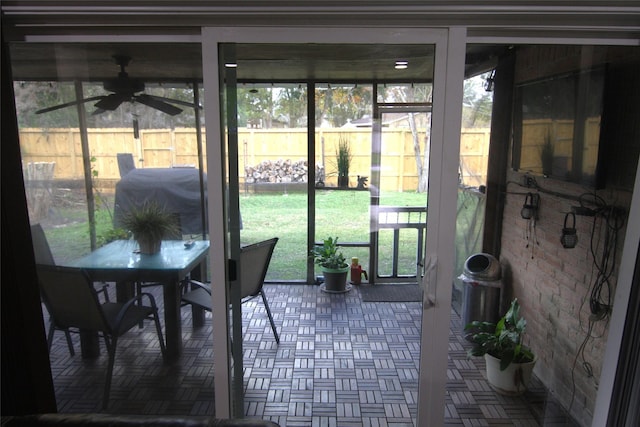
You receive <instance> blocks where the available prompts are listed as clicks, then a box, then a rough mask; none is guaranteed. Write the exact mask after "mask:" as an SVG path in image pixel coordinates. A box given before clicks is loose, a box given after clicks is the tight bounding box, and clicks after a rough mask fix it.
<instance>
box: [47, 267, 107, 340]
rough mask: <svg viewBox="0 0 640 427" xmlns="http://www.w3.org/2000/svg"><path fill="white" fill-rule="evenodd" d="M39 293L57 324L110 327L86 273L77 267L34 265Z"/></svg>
mask: <svg viewBox="0 0 640 427" xmlns="http://www.w3.org/2000/svg"><path fill="white" fill-rule="evenodd" d="M36 271H37V273H38V282H39V284H40V293H41V295H42V298H43V299H44V303H45V304H46V306H47V310H48V311H49V314H50V315H51V317H53V319H55V322H56V324H57V325H58V326H60V327H64V328H68V327H77V328H81V329H87V330H91V331H107V332H109V331H110V328H109V325H108V323H107V321H106V319H105V316H104V314H103V312H102V308H101V304H100V301H99V300H98V295H97V294H96V292H95V289H94V287H93V284H92V283H91V279H90V278H89V276H88V275H87V273H86V272H85V271H83V270H81V269H79V268H72V267H63V266H55V265H42V264H37V265H36Z"/></svg>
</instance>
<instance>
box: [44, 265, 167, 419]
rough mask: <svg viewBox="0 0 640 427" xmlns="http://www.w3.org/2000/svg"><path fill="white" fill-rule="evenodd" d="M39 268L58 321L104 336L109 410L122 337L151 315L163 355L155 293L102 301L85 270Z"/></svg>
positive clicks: (46, 294) (162, 339)
mask: <svg viewBox="0 0 640 427" xmlns="http://www.w3.org/2000/svg"><path fill="white" fill-rule="evenodd" d="M36 268H37V273H38V282H39V284H40V291H41V293H42V297H43V299H44V300H45V301H46V304H47V306H48V307H49V309H50V315H51V317H52V318H54V319H55V323H56V324H57V325H59V326H60V327H64V328H67V329H69V328H78V329H79V330H80V329H81V330H83V331H87V332H95V333H98V334H99V335H100V334H101V335H102V336H103V338H104V342H105V345H106V348H107V352H108V356H109V360H108V363H107V372H106V375H105V384H104V394H103V400H102V406H103V409H106V408H107V406H108V404H109V392H110V390H111V378H112V375H113V365H114V360H115V355H116V348H117V344H118V338H119V337H120V336H122V335H124V334H125V333H126V332H127V331H129V330H130V329H132V328H133V327H134V326H136V325H137V324H138V323H139V322H140V321H141V320H143V319H146V318H152V319H153V320H154V322H155V325H156V331H157V333H158V340H159V341H160V350H161V352H162V355H163V356H164V353H165V344H164V338H163V336H162V329H161V327H160V321H159V318H158V308H157V306H156V302H155V300H154V298H153V295H151V294H148V293H144V294H141V295H136V296H135V297H134V298H132V299H130V300H129V301H127V302H125V303H115V302H105V303H101V302H100V301H99V300H98V295H97V293H96V291H95V289H94V287H93V284H92V282H91V279H90V278H89V276H88V275H87V273H86V272H84V271H83V270H81V269H78V268H72V267H62V266H52V265H42V264H39V265H36ZM144 297H146V298H147V300H148V303H149V305H142V301H143V299H144Z"/></svg>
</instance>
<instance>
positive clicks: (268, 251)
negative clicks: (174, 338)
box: [182, 237, 280, 343]
mask: <svg viewBox="0 0 640 427" xmlns="http://www.w3.org/2000/svg"><path fill="white" fill-rule="evenodd" d="M276 243H278V238H277V237H274V238H273V239H269V240H265V241H262V242H258V243H253V244H251V245H247V246H244V247H242V248H241V249H240V266H241V268H242V270H241V271H240V289H241V298H242V303H243V304H244V303H245V302H247V301H250V300H252V299H253V298H255V297H257V296H258V295H260V296H261V297H262V303H263V304H264V307H265V309H266V310H267V315H268V316H269V322H270V323H271V330H272V331H273V336H274V337H275V339H276V342H277V343H280V336H279V335H278V331H277V329H276V324H275V323H274V321H273V315H272V314H271V309H270V308H269V303H268V302H267V297H266V295H265V293H264V290H263V285H264V278H265V276H266V275H267V270H268V269H269V263H270V262H271V256H272V255H273V250H274V248H275V246H276ZM185 285H191V287H192V290H189V291H186V292H185V293H183V295H182V301H183V302H184V303H186V304H192V305H195V306H197V307H200V308H203V309H205V310H208V311H212V306H211V285H209V284H207V283H202V282H198V281H195V280H190V281H188V282H186V283H185Z"/></svg>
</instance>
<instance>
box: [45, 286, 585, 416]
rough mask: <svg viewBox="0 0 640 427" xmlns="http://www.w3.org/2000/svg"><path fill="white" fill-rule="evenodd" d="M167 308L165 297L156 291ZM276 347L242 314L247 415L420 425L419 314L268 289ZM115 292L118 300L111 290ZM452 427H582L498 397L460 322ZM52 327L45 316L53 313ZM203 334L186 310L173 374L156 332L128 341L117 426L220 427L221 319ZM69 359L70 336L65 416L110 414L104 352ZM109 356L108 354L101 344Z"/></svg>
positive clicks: (257, 317)
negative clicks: (164, 422) (217, 354)
mask: <svg viewBox="0 0 640 427" xmlns="http://www.w3.org/2000/svg"><path fill="white" fill-rule="evenodd" d="M147 290H151V291H152V292H153V293H154V294H156V295H157V297H156V300H157V301H158V303H160V305H161V303H162V297H161V293H160V289H159V288H147ZM265 290H266V292H267V296H268V299H269V303H270V306H271V310H272V312H273V314H274V317H275V322H276V325H277V327H278V330H279V331H280V335H281V340H280V344H279V345H277V344H276V343H275V340H274V339H273V335H272V333H271V329H270V327H269V324H268V321H267V317H266V313H265V311H264V308H263V306H262V303H261V301H260V300H259V299H255V300H253V301H251V302H249V303H246V304H245V305H244V306H243V318H244V320H245V321H244V327H245V339H244V368H245V375H244V384H245V414H246V416H247V417H259V418H264V419H270V420H273V421H275V422H277V423H279V424H280V425H281V426H283V427H284V426H413V425H414V420H415V416H416V413H417V403H416V402H417V390H418V368H417V367H418V357H419V348H420V336H419V334H420V316H421V308H420V303H417V302H395V303H379V302H377V303H371V302H362V299H361V297H360V289H359V287H357V286H354V288H353V290H352V291H351V292H349V293H347V294H339V295H335V294H327V293H324V292H321V291H320V289H319V287H317V286H308V285H291V284H279V285H265ZM111 292H112V293H115V290H114V289H113V286H111ZM451 314H452V321H451V330H450V333H449V363H448V369H447V376H448V381H447V395H446V407H445V408H444V411H445V425H446V426H574V425H576V424H574V423H573V422H572V421H571V419H570V418H568V417H567V416H566V415H565V413H564V411H563V410H562V408H561V407H560V406H559V405H558V404H557V403H556V402H554V400H553V398H552V397H551V396H550V395H549V394H548V393H547V391H546V390H545V388H544V387H543V386H542V385H541V383H540V382H539V381H538V380H537V379H536V378H534V379H533V382H532V384H531V386H530V389H529V390H528V391H527V392H526V393H525V394H524V395H523V396H520V397H507V396H502V395H499V394H496V393H495V392H493V391H492V389H491V388H490V387H489V385H488V383H487V382H486V380H485V376H484V362H483V361H482V359H469V358H467V354H466V349H467V348H468V346H469V344H468V343H467V342H466V341H465V340H464V339H463V338H462V337H461V336H460V331H461V326H460V324H461V321H460V318H459V315H458V313H456V311H455V310H452V313H451ZM45 315H46V312H45ZM207 316H208V317H207V320H206V321H205V326H204V327H201V328H197V329H194V328H193V327H192V324H191V311H190V309H189V308H187V307H185V308H183V310H182V319H183V339H184V352H183V355H182V356H181V358H180V360H179V361H178V362H175V363H173V364H164V363H163V361H162V357H161V355H160V350H159V347H158V342H157V339H156V336H155V332H154V328H153V327H152V325H151V324H150V323H147V324H145V327H144V328H142V329H133V330H132V331H131V332H129V333H127V334H126V335H125V336H123V337H122V338H121V339H120V342H119V344H118V352H117V355H116V362H115V369H114V376H113V385H112V389H111V400H110V407H109V410H108V411H107V412H112V413H117V414H157V415H160V414H170V415H184V414H192V415H214V404H213V401H214V393H213V366H212V357H213V350H212V343H211V334H212V328H211V318H210V314H207ZM73 339H74V341H75V349H76V352H77V353H76V356H74V357H71V356H70V355H69V351H68V349H67V346H66V341H65V340H64V335H63V334H62V333H56V337H55V339H54V343H53V347H52V350H51V368H52V374H53V381H54V386H55V389H56V397H57V401H58V411H59V412H64V413H79V412H100V402H101V398H102V390H103V384H104V369H105V366H106V352H105V351H104V346H103V347H102V353H101V356H100V357H99V358H98V359H96V360H83V359H82V358H81V356H80V354H79V353H80V346H79V342H78V337H77V336H75V335H74V336H73ZM102 345H103V344H102Z"/></svg>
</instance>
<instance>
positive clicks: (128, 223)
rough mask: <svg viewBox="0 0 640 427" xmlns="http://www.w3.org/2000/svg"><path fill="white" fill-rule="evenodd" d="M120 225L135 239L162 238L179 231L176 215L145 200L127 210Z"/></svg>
mask: <svg viewBox="0 0 640 427" xmlns="http://www.w3.org/2000/svg"><path fill="white" fill-rule="evenodd" d="M122 226H123V227H124V228H125V229H126V230H129V231H130V232H131V233H132V234H133V238H134V239H136V240H140V239H146V240H162V239H163V238H165V237H169V236H172V235H175V234H177V233H178V232H179V225H178V221H177V218H176V216H175V215H174V214H172V213H170V212H168V211H166V210H165V209H164V208H163V207H161V206H160V205H159V204H158V203H156V202H155V201H150V202H145V203H144V204H143V205H142V207H140V208H134V209H132V210H131V211H129V212H128V213H127V214H126V215H124V217H123V219H122Z"/></svg>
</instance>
